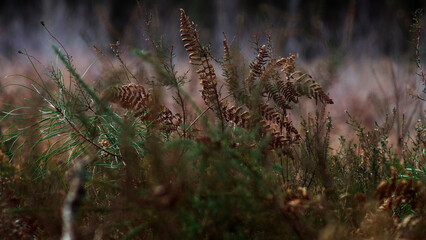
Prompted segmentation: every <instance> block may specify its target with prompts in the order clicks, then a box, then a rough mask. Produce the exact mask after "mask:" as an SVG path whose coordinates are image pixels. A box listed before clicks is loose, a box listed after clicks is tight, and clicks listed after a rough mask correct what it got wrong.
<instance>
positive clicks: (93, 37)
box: [0, 0, 426, 131]
mask: <svg viewBox="0 0 426 240" xmlns="http://www.w3.org/2000/svg"><path fill="white" fill-rule="evenodd" d="M179 8H184V9H185V10H186V13H187V15H188V16H190V17H191V20H192V21H194V22H195V23H197V24H198V30H199V33H200V37H201V39H202V41H203V43H205V44H207V45H209V46H210V48H211V51H212V54H213V56H216V57H218V58H220V57H221V51H222V49H223V48H222V40H223V37H224V34H225V35H226V37H227V38H228V41H229V42H231V43H232V45H233V46H234V47H237V48H238V49H239V50H241V52H242V53H243V55H244V56H245V57H246V64H247V66H248V63H249V61H251V59H253V57H255V56H256V52H255V51H254V48H253V47H254V42H256V41H258V42H259V43H260V44H266V42H267V38H266V36H267V35H270V36H271V40H272V43H273V46H274V54H275V56H284V57H285V56H288V54H289V53H293V54H296V56H297V66H298V67H299V68H301V69H303V70H304V71H307V72H308V73H310V74H311V75H312V76H313V77H314V79H316V80H317V81H318V82H319V83H320V84H321V85H322V86H323V87H324V88H325V90H326V92H329V93H330V96H331V97H332V98H333V99H334V102H335V105H334V106H332V107H329V108H328V109H327V111H330V114H331V116H332V117H333V118H334V119H335V121H337V122H344V121H345V120H346V119H347V116H346V114H345V110H348V111H349V112H350V113H351V114H352V115H354V116H357V117H358V118H359V119H360V120H362V121H363V123H364V124H365V125H366V126H367V127H374V121H378V122H380V121H381V120H383V118H384V116H385V114H390V113H391V112H392V109H393V108H397V111H398V113H399V114H400V115H401V114H403V113H405V114H406V116H412V119H411V120H410V121H411V123H413V122H415V120H416V119H418V118H423V117H424V111H423V105H424V104H423V103H419V101H415V100H414V99H413V97H412V95H413V93H415V91H417V92H421V90H422V89H423V87H422V86H421V81H420V80H419V78H418V76H417V75H416V71H417V69H416V65H415V62H414V52H415V49H414V44H413V39H414V37H415V35H413V33H412V32H410V29H411V25H412V23H413V16H414V12H415V10H416V9H426V1H422V0H407V1H399V0H377V1H370V0H348V1H339V0H316V1H308V0H286V1H285V0H283V1H275V0H269V1H259V0H248V1H242V0H216V1H199V0H184V1H177V0H158V1H139V2H138V1H135V0H120V1H118V0H109V1H108V0H105V1H100V0H89V1H85V0H77V1H75V0H74V1H71V0H69V1H68V0H58V1H55V0H40V1H31V0H15V1H7V0H6V1H1V2H0V74H1V75H2V76H5V75H8V74H16V73H25V72H27V71H30V70H26V69H25V68H26V66H27V67H28V66H29V62H28V60H27V59H26V58H25V56H23V55H20V54H18V50H26V51H28V53H30V54H31V55H33V56H35V57H37V59H39V60H40V61H41V62H43V63H48V62H49V61H52V58H53V57H54V54H53V51H52V50H51V44H57V43H56V42H55V40H54V39H52V37H50V36H49V34H48V33H47V32H46V30H45V29H44V28H43V27H42V26H41V24H40V21H44V23H45V24H46V26H47V27H48V29H49V30H50V32H51V33H52V34H53V35H54V36H55V37H56V38H57V39H58V40H59V41H61V43H62V44H63V45H64V46H65V48H66V49H67V51H68V52H69V53H70V55H72V56H73V59H74V62H73V63H74V64H75V65H76V67H77V69H78V70H80V71H82V72H83V71H85V70H86V69H87V68H88V66H89V65H90V64H91V63H92V62H93V61H94V59H95V58H96V54H97V53H96V51H93V50H92V47H93V46H94V45H95V46H97V48H98V49H100V50H101V51H102V52H103V53H104V54H105V55H107V56H111V57H112V56H114V54H113V52H112V51H111V50H110V46H109V44H110V43H114V42H115V41H117V40H120V41H121V46H122V54H123V56H124V57H126V56H128V57H131V56H132V52H131V51H130V50H131V49H133V48H140V49H144V50H147V51H149V50H150V49H151V45H150V43H149V42H148V41H146V36H145V23H144V19H146V18H147V16H149V15H150V14H152V21H153V25H154V26H155V28H154V33H155V34H154V35H155V37H158V38H160V37H161V38H162V39H163V40H164V41H165V42H166V44H168V45H173V46H174V47H175V48H174V49H175V53H176V64H177V68H178V70H179V71H181V72H186V71H187V70H188V69H190V66H189V64H188V63H187V55H186V53H185V51H184V48H183V46H182V43H181V40H180V37H179ZM422 34H423V35H421V43H422V44H424V43H425V34H424V29H423V31H422ZM420 56H421V59H426V58H425V51H424V48H422V49H421V51H420ZM133 57H134V56H133ZM101 71H102V70H101V69H98V68H96V67H93V68H92V69H91V71H90V72H89V73H88V75H87V78H86V79H87V80H89V81H90V79H91V78H93V79H96V76H97V75H100V74H102V72H101ZM218 75H219V74H218ZM8 79H9V78H8ZM7 81H8V80H5V79H3V82H7ZM419 89H420V90H419ZM2 91H3V90H2ZM339 126H340V125H339V124H337V128H339ZM343 128H344V127H343ZM340 130H341V131H344V129H340Z"/></svg>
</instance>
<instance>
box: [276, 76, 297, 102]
mask: <svg viewBox="0 0 426 240" xmlns="http://www.w3.org/2000/svg"><path fill="white" fill-rule="evenodd" d="M276 85H277V89H278V91H279V92H280V93H281V94H282V95H283V96H284V98H285V99H286V100H287V101H288V102H294V103H298V102H299V100H298V98H297V96H298V94H297V92H296V90H295V88H294V84H293V83H292V82H288V81H283V80H282V79H277V81H276Z"/></svg>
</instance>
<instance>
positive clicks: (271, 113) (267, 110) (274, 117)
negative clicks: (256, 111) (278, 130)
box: [261, 104, 300, 141]
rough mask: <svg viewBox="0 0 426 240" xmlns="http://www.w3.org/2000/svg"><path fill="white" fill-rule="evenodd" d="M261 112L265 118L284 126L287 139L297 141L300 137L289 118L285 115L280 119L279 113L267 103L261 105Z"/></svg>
mask: <svg viewBox="0 0 426 240" xmlns="http://www.w3.org/2000/svg"><path fill="white" fill-rule="evenodd" d="M261 114H262V117H263V118H264V119H265V120H267V121H270V122H272V123H274V124H276V125H278V126H282V127H284V128H285V130H286V135H287V137H286V138H287V139H293V140H295V141H297V140H298V139H299V138H300V134H299V132H298V131H297V129H296V128H295V127H294V126H293V124H292V122H291V121H290V120H289V118H288V117H286V118H285V119H282V118H281V114H280V113H278V112H277V111H276V110H275V109H274V108H273V107H271V106H269V105H268V104H264V105H263V106H262V107H261ZM292 136H294V137H292Z"/></svg>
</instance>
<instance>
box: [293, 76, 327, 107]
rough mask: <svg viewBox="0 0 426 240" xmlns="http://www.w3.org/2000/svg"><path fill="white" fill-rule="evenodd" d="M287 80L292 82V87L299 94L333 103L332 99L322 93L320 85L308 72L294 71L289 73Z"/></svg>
mask: <svg viewBox="0 0 426 240" xmlns="http://www.w3.org/2000/svg"><path fill="white" fill-rule="evenodd" d="M289 80H290V81H291V82H293V84H294V89H295V91H296V92H297V94H298V95H299V96H306V97H308V98H315V99H316V100H320V101H321V102H322V103H324V104H333V100H332V99H331V98H330V97H329V96H328V95H327V94H325V93H324V91H323V90H322V87H321V86H320V85H319V84H318V83H317V82H315V80H314V79H313V78H312V77H311V76H310V75H309V74H306V73H302V72H300V71H296V72H293V73H292V74H290V75H289Z"/></svg>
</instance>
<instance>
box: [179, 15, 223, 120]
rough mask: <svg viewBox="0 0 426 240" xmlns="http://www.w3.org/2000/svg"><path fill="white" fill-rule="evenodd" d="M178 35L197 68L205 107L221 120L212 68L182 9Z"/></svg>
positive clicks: (191, 61)
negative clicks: (210, 109) (211, 109)
mask: <svg viewBox="0 0 426 240" xmlns="http://www.w3.org/2000/svg"><path fill="white" fill-rule="evenodd" d="M180 35H181V37H182V41H183V42H184V43H185V45H184V47H185V49H186V51H187V52H188V53H189V62H190V63H191V64H192V65H195V66H198V69H197V74H198V76H199V78H200V80H201V81H200V83H201V86H202V90H201V96H202V98H203V100H204V102H205V103H206V105H208V106H209V105H213V107H214V108H213V109H214V110H215V111H216V113H217V114H218V115H219V117H220V118H222V113H221V107H220V106H221V102H220V101H219V94H218V92H217V89H216V86H217V79H216V73H215V70H214V68H213V66H212V65H211V64H210V58H209V54H208V51H207V50H206V49H205V48H203V47H202V45H201V44H200V42H199V36H198V32H197V29H196V26H195V24H194V23H193V22H190V21H189V17H188V16H187V15H186V13H185V11H184V10H183V9H180Z"/></svg>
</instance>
